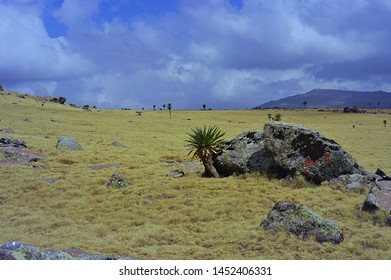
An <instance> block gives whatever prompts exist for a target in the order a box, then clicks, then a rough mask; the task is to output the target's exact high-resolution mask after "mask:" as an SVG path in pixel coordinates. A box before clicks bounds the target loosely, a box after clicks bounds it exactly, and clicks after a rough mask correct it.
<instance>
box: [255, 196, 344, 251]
mask: <svg viewBox="0 0 391 280" xmlns="http://www.w3.org/2000/svg"><path fill="white" fill-rule="evenodd" d="M261 226H262V228H263V229H265V230H286V231H288V232H290V233H292V234H294V235H297V236H301V237H302V238H303V239H307V238H309V237H310V236H314V237H315V239H316V241H318V242H320V243H322V242H332V243H334V244H339V243H341V242H342V241H343V232H342V230H341V229H340V228H339V227H338V225H337V224H336V223H335V222H333V221H332V220H328V219H325V218H323V217H322V216H321V215H319V214H318V213H316V212H314V211H313V210H311V209H310V208H308V207H307V206H305V205H295V204H293V203H290V202H279V203H276V204H275V205H274V207H273V209H272V210H271V211H270V212H269V215H268V216H267V218H266V219H265V220H263V221H262V222H261Z"/></svg>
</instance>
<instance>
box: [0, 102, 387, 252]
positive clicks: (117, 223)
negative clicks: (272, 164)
mask: <svg viewBox="0 0 391 280" xmlns="http://www.w3.org/2000/svg"><path fill="white" fill-rule="evenodd" d="M14 103H16V104H14ZM268 113H271V114H273V115H274V114H276V113H278V112H277V111H274V110H262V111H250V110H249V111H244V110H243V111H175V110H174V111H173V112H172V119H170V117H169V115H168V114H167V112H162V111H145V112H144V113H143V115H142V116H141V117H140V116H136V114H135V112H134V111H115V110H113V111H110V110H100V111H98V110H95V109H93V111H92V112H84V111H83V110H82V109H78V108H73V107H70V106H64V105H59V104H52V103H46V104H45V105H44V106H43V107H42V106H41V103H37V102H35V101H34V100H33V99H32V98H26V99H20V98H17V97H16V96H15V95H7V94H6V95H0V120H1V121H0V128H2V127H12V128H13V130H14V131H15V132H16V133H15V134H12V135H4V134H2V135H1V136H6V137H10V136H11V137H14V138H19V139H23V140H25V141H26V143H27V145H28V147H29V149H30V150H32V151H34V152H41V153H44V154H46V155H47V156H48V157H49V159H48V160H47V161H44V162H40V163H38V167H36V168H33V167H28V166H20V165H14V166H0V174H1V180H0V217H1V219H0V243H4V242H7V241H11V240H16V241H21V242H24V243H29V244H32V245H35V246H40V247H43V248H50V249H66V248H77V249H81V250H84V251H88V252H91V253H99V254H107V255H113V256H118V257H119V256H131V257H135V258H146V259H391V248H390V246H391V245H390V244H391V234H390V231H391V228H390V227H386V226H384V225H383V224H381V223H379V222H378V220H379V219H376V217H374V216H372V215H371V214H368V213H364V212H362V211H361V210H360V207H361V205H362V203H363V201H364V200H365V193H364V194H361V193H347V192H343V191H340V190H337V189H335V188H333V187H331V186H328V185H327V184H323V185H322V186H314V185H311V184H309V183H307V182H304V181H303V180H302V179H301V178H297V180H293V181H281V180H277V179H273V178H272V179H269V178H267V177H265V176H263V175H261V174H246V175H243V176H232V177H228V178H221V179H213V178H202V177H201V176H200V174H199V173H197V171H193V170H188V169H186V168H185V167H184V166H183V165H177V164H176V163H175V162H171V163H170V161H167V160H172V159H174V160H175V161H177V162H186V161H191V160H193V159H191V158H190V157H187V154H188V151H187V149H186V147H185V142H184V140H185V139H186V138H187V133H188V132H189V131H190V128H193V127H196V126H203V125H204V124H207V125H218V126H219V127H220V128H221V130H222V131H225V132H226V135H225V138H226V139H230V138H232V137H234V136H236V135H238V134H239V133H241V132H243V131H246V130H250V129H262V127H263V124H264V122H265V121H267V120H268V118H267V115H268ZM280 113H281V114H282V116H283V120H284V121H286V122H293V123H301V124H304V125H307V126H309V127H311V128H314V129H316V130H318V131H320V132H321V133H323V134H324V135H325V136H326V137H329V138H332V139H334V140H335V141H337V142H338V143H339V144H341V145H342V146H343V147H344V148H345V149H346V150H347V151H348V152H350V153H351V154H352V155H353V156H354V157H355V158H356V159H357V160H358V162H359V164H361V165H363V166H364V167H365V168H367V169H368V170H370V171H375V170H376V168H378V167H380V168H381V169H383V171H385V172H386V173H388V174H391V158H390V156H391V144H390V141H389V135H390V129H391V128H389V127H384V125H383V120H384V119H390V115H388V114H343V113H327V112H317V111H310V110H306V111H280ZM26 118H28V120H29V121H26V120H25V119H26ZM353 124H355V128H352V125H353ZM64 135H71V136H74V137H75V138H76V140H77V141H78V142H79V143H80V144H81V145H82V146H83V148H84V150H82V151H64V150H57V149H56V148H55V144H56V142H57V139H58V138H59V137H60V136H64ZM116 141H117V142H120V143H122V144H123V145H124V146H126V148H123V147H116V146H112V145H111V143H113V142H116ZM162 160H166V161H162ZM106 164H116V165H118V166H119V168H118V170H120V171H121V173H122V175H123V176H124V178H125V179H126V180H127V181H128V182H129V186H128V187H127V188H121V189H115V188H109V187H107V186H106V184H105V183H106V181H107V180H108V179H109V178H110V176H111V174H113V173H114V172H115V171H116V170H117V168H115V167H114V168H105V169H100V170H94V169H91V168H90V167H91V166H95V165H106ZM178 168H180V169H182V170H183V171H184V172H185V173H186V176H185V177H183V178H178V179H174V178H169V177H167V176H166V174H167V173H168V172H170V171H172V170H174V169H178ZM47 179H55V182H54V183H48V180H47ZM49 182H50V181H49ZM278 201H291V202H295V203H301V204H305V205H307V206H308V207H310V208H312V209H313V210H315V211H317V212H319V213H320V214H322V215H324V216H326V217H327V218H330V219H333V220H334V221H335V222H336V223H337V224H338V225H340V226H341V227H342V229H343V231H344V234H345V240H344V241H343V242H342V243H341V244H340V245H333V244H327V243H323V244H319V243H317V242H316V241H315V240H312V239H310V240H308V241H303V240H301V239H299V238H297V237H295V236H292V235H290V234H287V233H284V232H277V233H275V232H273V233H271V232H266V231H264V230H263V229H262V228H261V227H260V222H261V221H262V220H263V219H265V218H266V216H267V214H268V212H269V211H270V210H271V208H272V207H273V205H274V203H276V202H278Z"/></svg>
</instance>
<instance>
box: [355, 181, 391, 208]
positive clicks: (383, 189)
mask: <svg viewBox="0 0 391 280" xmlns="http://www.w3.org/2000/svg"><path fill="white" fill-rule="evenodd" d="M362 210H364V211H368V212H376V211H379V210H380V211H384V212H385V213H390V214H391V180H384V179H380V180H376V182H375V186H374V187H373V188H372V190H371V192H370V193H369V194H368V196H367V198H366V199H365V202H364V205H363V207H362Z"/></svg>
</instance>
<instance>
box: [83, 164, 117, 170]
mask: <svg viewBox="0 0 391 280" xmlns="http://www.w3.org/2000/svg"><path fill="white" fill-rule="evenodd" d="M107 168H119V165H118V164H98V165H92V166H90V167H88V169H90V170H103V169H107Z"/></svg>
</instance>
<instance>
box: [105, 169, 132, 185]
mask: <svg viewBox="0 0 391 280" xmlns="http://www.w3.org/2000/svg"><path fill="white" fill-rule="evenodd" d="M106 185H107V186H108V187H116V188H123V187H127V186H128V185H129V183H128V182H127V181H126V180H125V179H124V178H123V177H122V174H121V172H119V171H116V172H115V173H114V174H113V175H111V177H110V179H109V180H108V181H107V182H106Z"/></svg>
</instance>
